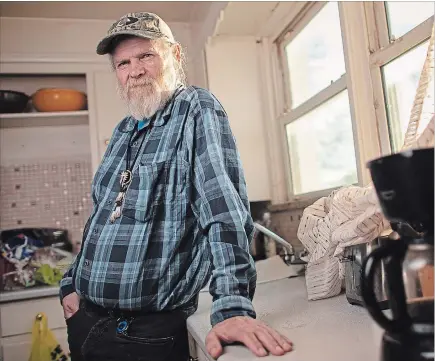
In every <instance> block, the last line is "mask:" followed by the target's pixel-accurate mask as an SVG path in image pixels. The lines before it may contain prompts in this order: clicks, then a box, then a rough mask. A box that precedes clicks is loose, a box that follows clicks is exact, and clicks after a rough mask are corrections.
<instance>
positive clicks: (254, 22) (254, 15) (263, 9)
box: [216, 1, 280, 36]
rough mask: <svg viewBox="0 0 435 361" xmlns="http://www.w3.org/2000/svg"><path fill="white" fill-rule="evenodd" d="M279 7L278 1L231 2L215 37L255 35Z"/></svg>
mask: <svg viewBox="0 0 435 361" xmlns="http://www.w3.org/2000/svg"><path fill="white" fill-rule="evenodd" d="M279 5H280V2H278V1H231V2H229V3H228V6H227V7H226V9H225V13H224V16H223V18H222V20H221V21H220V22H219V25H218V30H217V33H216V35H233V36H248V35H257V34H258V32H259V30H260V28H262V27H263V26H264V25H265V23H266V21H267V20H268V19H269V18H270V17H271V16H272V14H273V13H274V11H275V9H276V8H277V7H278V6H279Z"/></svg>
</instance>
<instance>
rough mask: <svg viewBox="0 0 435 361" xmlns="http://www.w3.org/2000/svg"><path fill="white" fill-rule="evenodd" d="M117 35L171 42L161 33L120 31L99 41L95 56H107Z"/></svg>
mask: <svg viewBox="0 0 435 361" xmlns="http://www.w3.org/2000/svg"><path fill="white" fill-rule="evenodd" d="M119 35H133V36H137V37H139V38H145V39H151V40H156V39H160V38H165V40H167V41H168V42H171V40H169V39H167V37H166V36H165V35H164V34H162V33H153V32H147V31H137V30H122V31H118V32H117V33H115V34H112V35H108V36H106V37H105V38H104V39H103V40H101V41H100V42H99V44H98V45H97V54H98V55H104V54H108V53H109V52H110V51H111V50H112V41H113V39H115V38H116V37H117V36H119Z"/></svg>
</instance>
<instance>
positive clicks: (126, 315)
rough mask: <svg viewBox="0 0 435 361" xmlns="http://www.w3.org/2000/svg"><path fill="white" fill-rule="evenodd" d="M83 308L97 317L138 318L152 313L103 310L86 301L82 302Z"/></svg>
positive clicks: (103, 308)
mask: <svg viewBox="0 0 435 361" xmlns="http://www.w3.org/2000/svg"><path fill="white" fill-rule="evenodd" d="M82 304H83V308H84V309H85V310H86V311H88V312H90V313H94V314H96V315H98V316H103V317H104V316H111V317H114V318H134V317H139V316H144V315H146V314H149V313H152V312H149V311H148V312H147V311H143V310H136V311H133V310H121V309H119V308H105V307H102V306H99V305H96V304H95V303H92V302H90V301H88V300H82Z"/></svg>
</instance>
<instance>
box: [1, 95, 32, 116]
mask: <svg viewBox="0 0 435 361" xmlns="http://www.w3.org/2000/svg"><path fill="white" fill-rule="evenodd" d="M29 99H30V97H29V96H28V95H27V94H24V93H21V92H17V91H14V90H0V114H7V113H22V112H23V111H24V110H25V109H26V106H27V103H28V102H29Z"/></svg>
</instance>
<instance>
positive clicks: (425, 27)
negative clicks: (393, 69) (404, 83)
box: [364, 1, 434, 155]
mask: <svg viewBox="0 0 435 361" xmlns="http://www.w3.org/2000/svg"><path fill="white" fill-rule="evenodd" d="M364 5H365V7H366V16H367V18H368V21H369V22H370V23H371V24H372V25H371V26H370V28H369V29H368V30H369V37H368V39H369V44H370V48H371V49H372V50H371V52H370V58H369V66H370V72H371V80H372V84H373V97H374V103H375V105H376V106H375V109H376V118H377V123H378V129H379V135H380V146H381V153H382V155H388V154H391V153H392V152H393V148H392V142H391V139H390V131H389V123H388V112H387V103H386V100H385V92H384V81H383V75H382V67H383V66H384V65H386V64H388V63H390V62H391V61H393V60H395V59H397V58H398V57H400V56H402V55H403V54H405V53H406V52H408V51H409V50H411V49H413V48H415V47H416V46H418V45H419V44H422V43H424V42H425V41H427V40H429V38H430V36H431V31H432V26H433V24H434V16H433V15H432V16H431V17H430V18H428V19H427V20H425V21H424V22H422V23H421V24H419V25H417V26H416V27H414V28H413V29H412V30H410V31H408V32H407V33H405V34H404V35H402V36H401V37H399V38H397V39H391V40H390V34H389V28H388V19H387V11H386V1H381V2H367V3H365V4H364Z"/></svg>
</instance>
